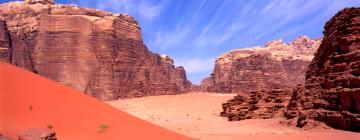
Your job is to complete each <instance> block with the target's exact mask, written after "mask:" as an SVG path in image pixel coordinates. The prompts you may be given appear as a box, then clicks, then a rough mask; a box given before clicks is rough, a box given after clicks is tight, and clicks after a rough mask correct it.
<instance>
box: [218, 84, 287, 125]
mask: <svg viewBox="0 0 360 140" xmlns="http://www.w3.org/2000/svg"><path fill="white" fill-rule="evenodd" d="M290 95H291V92H290V91H288V90H281V89H273V90H269V91H253V92H250V94H239V95H237V96H235V97H234V98H233V99H230V100H229V101H227V102H226V103H223V104H222V108H223V112H221V113H220V115H221V116H223V117H228V119H229V121H239V120H244V119H269V118H273V117H281V116H283V114H284V111H285V110H286V105H287V104H288V102H289V100H290Z"/></svg>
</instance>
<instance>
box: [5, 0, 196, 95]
mask: <svg viewBox="0 0 360 140" xmlns="http://www.w3.org/2000/svg"><path fill="white" fill-rule="evenodd" d="M0 16H2V17H3V18H0V43H1V45H0V54H1V56H0V60H1V61H8V62H10V63H11V64H14V65H16V66H19V67H23V68H25V69H27V70H29V71H32V72H34V73H37V74H39V75H42V76H45V77H47V78H49V79H52V80H55V81H57V82H60V83H62V84H64V85H67V86H69V87H72V88H75V89H77V90H79V91H83V92H85V93H87V94H89V95H91V96H94V97H97V98H99V99H102V100H113V99H117V98H128V97H141V96H148V95H161V94H178V93H184V92H187V91H188V89H189V88H191V87H192V84H191V83H190V82H189V81H188V80H187V79H186V75H185V71H184V68H183V67H175V66H174V64H173V61H172V60H171V58H170V57H166V58H165V59H164V58H162V57H161V56H160V55H158V54H155V53H152V52H150V51H149V50H148V49H147V47H146V46H145V45H144V43H143V40H142V37H141V30H140V27H139V25H138V23H137V22H136V21H135V19H134V18H133V17H131V16H128V15H126V14H113V13H110V12H105V11H100V10H95V9H88V8H81V7H78V6H74V5H60V4H53V1H52V0H25V2H10V3H5V4H2V5H0Z"/></svg>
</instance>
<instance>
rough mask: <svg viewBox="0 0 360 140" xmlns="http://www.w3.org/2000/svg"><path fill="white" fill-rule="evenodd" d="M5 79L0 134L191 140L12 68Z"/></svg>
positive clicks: (4, 67) (1, 74) (2, 69)
mask: <svg viewBox="0 0 360 140" xmlns="http://www.w3.org/2000/svg"><path fill="white" fill-rule="evenodd" d="M0 79H1V80H0V91H1V92H0V133H2V134H4V135H7V136H10V137H12V138H14V139H16V137H17V134H18V133H19V132H20V131H22V130H25V129H29V128H46V127H48V126H49V125H51V127H53V128H52V129H53V130H54V131H55V132H56V135H57V138H58V139H59V140H119V139H122V140H123V139H129V140H145V139H157V140H160V139H176V140H178V139H179V140H180V139H184V140H187V139H191V138H189V137H186V136H182V135H180V134H177V133H174V132H171V131H168V130H166V129H163V128H161V127H159V126H156V125H153V124H150V123H148V122H145V121H142V120H140V119H138V118H135V117H133V116H131V115H129V114H127V113H124V112H122V111H119V110H117V109H115V108H113V107H111V106H109V105H107V104H105V103H104V102H102V101H100V100H98V99H95V98H92V97H90V96H88V95H85V94H84V93H81V92H78V91H75V90H73V89H71V88H68V87H65V86H64V85H62V84H59V83H56V82H55V81H51V80H48V79H46V78H44V77H41V76H38V75H36V74H34V73H32V72H29V71H26V70H24V69H21V68H18V67H15V66H12V65H9V64H4V63H0ZM102 126H107V127H106V128H105V127H102Z"/></svg>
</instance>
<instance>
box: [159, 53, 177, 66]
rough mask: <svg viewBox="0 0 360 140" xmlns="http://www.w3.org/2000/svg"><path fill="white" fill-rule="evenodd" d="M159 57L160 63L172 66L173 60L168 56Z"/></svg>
mask: <svg viewBox="0 0 360 140" xmlns="http://www.w3.org/2000/svg"><path fill="white" fill-rule="evenodd" d="M160 57H161V61H163V62H166V63H169V64H174V60H173V59H172V58H171V57H170V56H168V55H165V54H163V55H161V56H160Z"/></svg>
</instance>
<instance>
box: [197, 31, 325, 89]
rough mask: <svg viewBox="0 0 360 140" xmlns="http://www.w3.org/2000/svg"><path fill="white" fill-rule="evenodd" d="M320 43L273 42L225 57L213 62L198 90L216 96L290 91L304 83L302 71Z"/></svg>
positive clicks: (302, 39)
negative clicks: (258, 91) (216, 93)
mask: <svg viewBox="0 0 360 140" xmlns="http://www.w3.org/2000/svg"><path fill="white" fill-rule="evenodd" d="M320 41H321V39H315V40H312V39H309V38H308V37H306V36H300V37H299V38H297V39H296V40H294V41H293V42H291V43H285V42H283V41H282V40H276V41H271V42H269V43H267V44H266V45H265V47H255V48H247V49H238V50H234V51H231V52H228V53H225V54H223V55H222V56H220V57H219V58H218V59H217V60H216V63H215V68H214V71H213V73H212V74H211V75H210V77H208V78H206V79H204V80H203V81H202V82H201V89H202V90H203V91H208V92H220V93H244V92H250V91H253V90H271V89H274V88H289V89H291V88H292V87H294V86H296V85H298V84H302V83H303V82H304V81H305V71H306V68H307V66H308V65H309V64H310V61H311V59H312V58H313V53H314V52H315V50H316V49H317V48H318V46H319V44H320Z"/></svg>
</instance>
